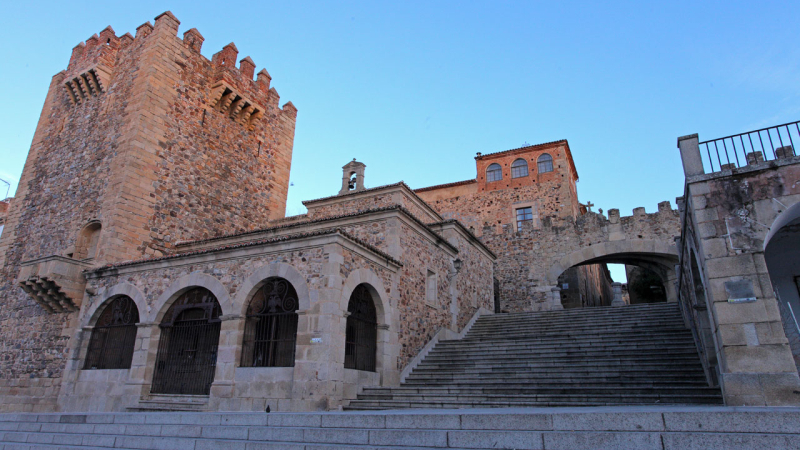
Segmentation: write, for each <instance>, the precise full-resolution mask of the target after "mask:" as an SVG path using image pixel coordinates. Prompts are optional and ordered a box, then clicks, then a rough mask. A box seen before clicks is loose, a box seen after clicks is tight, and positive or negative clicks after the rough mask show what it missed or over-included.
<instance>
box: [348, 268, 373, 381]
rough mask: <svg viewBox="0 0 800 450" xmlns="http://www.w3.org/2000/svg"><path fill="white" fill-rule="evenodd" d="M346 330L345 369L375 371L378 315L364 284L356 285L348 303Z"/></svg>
mask: <svg viewBox="0 0 800 450" xmlns="http://www.w3.org/2000/svg"><path fill="white" fill-rule="evenodd" d="M347 312H348V313H350V314H349V315H348V316H347V329H346V332H345V345H344V367H345V369H356V370H367V371H370V372H374V371H375V352H376V350H377V345H378V319H377V317H378V315H377V313H376V311H375V303H374V302H373V301H372V295H371V294H370V293H369V290H367V287H366V286H364V285H363V284H360V285H358V286H356V288H355V290H354V291H353V294H352V295H350V301H349V302H348V304H347Z"/></svg>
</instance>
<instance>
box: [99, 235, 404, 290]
mask: <svg viewBox="0 0 800 450" xmlns="http://www.w3.org/2000/svg"><path fill="white" fill-rule="evenodd" d="M330 244H335V245H340V246H342V247H344V248H347V249H348V250H351V251H354V252H355V253H358V254H359V255H361V256H363V257H364V258H365V259H367V260H369V261H371V262H373V263H376V264H379V265H381V266H383V267H386V268H387V269H389V270H392V271H396V270H397V269H399V268H400V267H402V265H403V264H402V263H401V262H399V261H397V260H396V259H394V258H392V257H391V256H390V255H388V254H386V253H384V252H383V251H381V250H378V249H377V248H375V247H373V246H372V245H370V244H367V243H365V242H363V241H362V240H361V239H358V238H356V237H354V236H352V235H350V234H349V233H346V232H345V231H342V230H339V229H333V230H324V231H320V232H316V233H303V234H297V235H291V236H281V237H275V238H271V239H264V240H256V241H249V242H245V243H240V244H234V245H227V246H222V247H215V248H210V249H205V250H198V251H194V252H187V253H179V254H176V255H170V256H162V257H160V258H150V259H142V260H138V261H128V262H123V263H118V264H109V265H107V266H103V267H100V268H98V269H94V270H89V271H85V272H84V275H85V276H86V278H87V279H92V278H103V277H106V276H114V275H122V274H127V273H134V272H143V271H148V270H157V269H165V268H171V267H178V266H182V265H189V264H198V263H206V262H215V261H225V260H230V259H245V258H252V257H254V256H259V255H265V254H270V253H284V252H287V251H295V250H300V249H308V248H313V247H322V246H325V245H330Z"/></svg>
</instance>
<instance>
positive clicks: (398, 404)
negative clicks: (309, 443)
mask: <svg viewBox="0 0 800 450" xmlns="http://www.w3.org/2000/svg"><path fill="white" fill-rule="evenodd" d="M655 404H674V405H692V404H695V405H696V404H706V405H719V404H722V397H721V396H708V395H694V396H669V397H660V396H657V395H656V396H647V395H639V396H569V395H543V396H537V397H535V398H526V399H513V398H509V399H496V398H487V397H478V396H476V397H470V398H467V397H465V398H451V399H442V400H411V399H392V400H353V401H352V402H351V403H350V405H349V406H348V409H350V408H355V407H361V406H373V407H383V408H385V409H399V408H413V409H417V408H448V409H449V408H526V407H535V406H559V407H564V406H603V405H655Z"/></svg>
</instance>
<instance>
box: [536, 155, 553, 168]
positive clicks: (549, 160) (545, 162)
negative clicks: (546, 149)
mask: <svg viewBox="0 0 800 450" xmlns="http://www.w3.org/2000/svg"><path fill="white" fill-rule="evenodd" d="M538 165H539V173H547V172H552V171H553V157H552V156H550V155H548V154H547V153H545V154H543V155H542V156H540V157H539V161H538Z"/></svg>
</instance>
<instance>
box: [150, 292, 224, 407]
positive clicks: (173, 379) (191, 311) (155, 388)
mask: <svg viewBox="0 0 800 450" xmlns="http://www.w3.org/2000/svg"><path fill="white" fill-rule="evenodd" d="M221 312H222V311H221V308H220V304H219V302H218V301H217V298H216V297H215V296H214V294H213V293H212V292H211V291H209V290H208V289H206V288H202V287H195V288H190V289H189V290H187V291H185V292H184V293H183V294H181V296H180V297H178V299H177V300H175V302H173V303H172V305H171V306H170V307H169V309H168V310H167V311H166V313H165V314H164V317H163V319H162V321H161V325H160V328H161V338H160V339H159V344H158V353H157V355H156V365H155V372H154V373H153V385H152V387H151V392H152V393H154V394H182V395H208V394H209V392H210V390H211V383H213V381H214V372H215V369H216V364H217V348H218V346H219V332H220V319H219V317H220V315H221Z"/></svg>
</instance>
